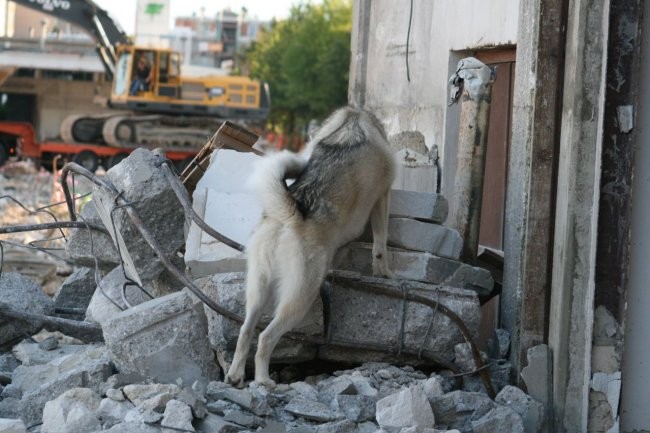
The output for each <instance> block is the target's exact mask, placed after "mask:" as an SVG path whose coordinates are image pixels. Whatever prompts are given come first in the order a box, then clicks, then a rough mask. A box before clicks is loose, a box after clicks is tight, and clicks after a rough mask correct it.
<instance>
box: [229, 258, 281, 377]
mask: <svg viewBox="0 0 650 433" xmlns="http://www.w3.org/2000/svg"><path fill="white" fill-rule="evenodd" d="M258 268H259V267H258V266H251V267H250V268H249V270H248V279H247V280H246V319H245V320H244V324H243V325H242V327H241V329H240V330H239V338H238V339H237V348H236V349H235V355H234V357H233V360H232V364H231V365H230V368H229V369H228V374H226V378H225V381H226V382H227V383H230V384H232V385H234V386H236V387H240V388H241V387H243V386H244V379H245V377H246V358H248V351H249V350H250V345H251V340H252V339H253V334H254V332H255V327H256V326H257V323H258V322H259V320H260V317H261V316H262V313H263V311H264V308H265V307H266V304H267V303H268V301H269V298H270V294H271V287H270V281H269V278H268V276H267V275H265V274H263V273H262V272H261V270H260V269H258Z"/></svg>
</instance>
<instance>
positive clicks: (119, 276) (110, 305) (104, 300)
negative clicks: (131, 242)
mask: <svg viewBox="0 0 650 433" xmlns="http://www.w3.org/2000/svg"><path fill="white" fill-rule="evenodd" d="M127 283H128V284H127ZM125 284H127V286H126V290H124V285H125ZM144 290H145V291H146V292H147V293H148V294H149V295H151V296H153V297H154V298H156V297H159V296H162V295H167V294H169V293H171V292H173V290H172V288H170V287H169V286H167V285H166V284H164V283H162V282H160V281H146V282H145V283H144ZM123 293H124V295H123ZM147 293H145V292H144V291H142V290H140V288H138V287H137V286H135V285H133V284H132V283H130V282H129V281H128V280H127V279H126V277H125V276H124V270H123V269H122V267H121V266H118V267H116V268H115V269H113V270H112V271H110V272H109V273H108V274H106V276H105V277H104V278H102V280H101V281H100V282H99V287H97V288H96V289H95V291H94V294H93V295H92V298H91V300H90V303H89V305H88V308H87V309H86V321H88V322H95V323H100V324H103V323H104V322H106V321H107V320H109V319H112V318H113V317H115V316H116V315H117V314H119V313H120V312H122V311H123V310H126V309H127V308H128V305H127V304H126V303H125V302H124V297H126V300H127V301H128V303H129V304H130V305H131V306H135V305H139V304H141V303H143V302H146V301H149V300H150V299H151V298H150V297H149V295H147ZM109 298H110V299H109ZM116 304H117V305H116ZM118 306H119V308H118Z"/></svg>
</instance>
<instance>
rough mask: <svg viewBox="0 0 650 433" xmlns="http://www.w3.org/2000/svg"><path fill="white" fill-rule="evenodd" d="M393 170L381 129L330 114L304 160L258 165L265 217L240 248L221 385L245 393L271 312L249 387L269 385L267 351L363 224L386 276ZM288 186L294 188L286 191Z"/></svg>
mask: <svg viewBox="0 0 650 433" xmlns="http://www.w3.org/2000/svg"><path fill="white" fill-rule="evenodd" d="M394 171H395V168H394V162H393V157H392V152H391V150H390V147H389V144H388V141H387V139H386V135H385V133H384V130H383V128H382V126H381V124H380V123H379V121H378V120H377V119H376V118H375V117H374V116H373V115H372V114H370V113H368V112H366V111H363V110H358V109H353V108H342V109H339V110H338V111H336V112H334V113H333V114H332V115H331V116H330V117H329V118H328V119H327V120H326V121H325V123H324V124H323V126H322V127H321V128H320V129H319V130H318V131H316V134H315V136H314V137H313V139H312V140H310V142H309V143H308V144H307V146H306V149H305V151H304V152H302V153H300V154H294V153H290V152H280V153H278V154H275V155H271V156H267V157H265V158H264V159H263V160H262V161H261V162H260V164H259V166H258V167H257V169H256V170H255V172H254V174H253V176H252V179H251V184H252V186H253V188H254V190H255V191H256V192H257V193H258V195H259V197H260V199H261V201H262V206H263V209H264V212H263V216H262V220H261V222H260V223H259V225H258V226H257V227H256V228H255V230H254V232H253V234H252V236H251V239H250V241H249V244H248V246H247V252H248V261H247V267H248V269H247V279H246V319H245V321H244V324H243V325H242V327H241V330H240V333H239V339H238V340H237V349H236V351H235V355H234V358H233V362H232V365H231V366H230V369H229V371H228V374H227V375H226V381H227V382H229V383H231V384H233V385H235V386H243V385H244V376H245V371H244V369H245V364H246V358H247V356H248V351H249V347H250V344H251V340H252V337H253V333H254V330H255V327H256V326H257V323H258V321H259V319H260V316H261V315H262V312H263V311H264V310H265V307H266V306H267V305H269V304H270V303H273V304H274V305H275V310H274V315H273V319H272V320H271V322H270V323H269V325H268V326H267V327H266V329H264V331H262V332H261V333H260V335H259V341H258V347H257V353H256V354H255V381H256V382H258V383H260V384H264V385H268V386H273V385H274V383H273V381H272V380H271V379H270V378H269V361H270V358H271V353H272V352H273V349H274V348H275V346H276V344H277V343H278V341H279V340H280V338H281V337H282V335H284V334H285V333H286V332H288V331H290V330H291V329H293V328H294V327H295V326H296V325H297V324H298V323H300V321H301V320H302V319H303V318H304V316H305V314H306V313H307V311H308V310H309V308H310V307H311V305H312V303H313V302H314V300H315V299H316V297H317V296H318V294H319V291H320V286H321V284H322V282H323V280H324V278H325V275H326V273H327V270H328V269H329V267H330V264H331V262H332V258H333V256H334V254H335V252H336V250H337V249H338V248H340V247H341V246H343V245H344V244H346V243H348V242H350V241H352V240H354V239H355V238H356V237H358V236H359V235H360V234H361V232H362V231H363V229H364V227H365V224H366V222H367V221H368V218H369V217H370V222H371V225H372V233H373V251H372V252H373V272H374V273H375V275H382V276H386V277H390V276H391V273H390V271H389V269H388V266H387V265H386V235H387V226H388V199H389V193H390V187H391V184H392V183H393V177H394ZM287 179H295V182H293V183H292V184H291V185H290V186H287V183H286V180H287ZM273 304H271V305H273Z"/></svg>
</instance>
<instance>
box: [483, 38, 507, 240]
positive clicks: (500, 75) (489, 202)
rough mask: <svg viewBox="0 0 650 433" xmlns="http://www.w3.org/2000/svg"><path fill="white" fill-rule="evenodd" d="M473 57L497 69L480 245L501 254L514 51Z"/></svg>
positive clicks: (487, 152) (489, 129)
mask: <svg viewBox="0 0 650 433" xmlns="http://www.w3.org/2000/svg"><path fill="white" fill-rule="evenodd" d="M475 57H476V58H477V59H479V60H481V61H482V62H483V63H485V64H486V65H488V66H490V67H492V68H495V69H496V80H495V81H494V84H493V85H492V104H491V106H490V125H489V128H488V139H487V151H486V156H485V158H486V160H485V178H484V181H483V203H482V207H481V226H480V233H479V244H480V245H482V246H485V247H488V248H491V249H493V250H497V251H503V224H504V219H505V218H504V217H505V208H506V180H507V178H508V151H509V148H510V135H511V133H510V131H511V120H512V94H513V88H514V81H515V50H514V49H503V50H502V49H498V50H489V51H479V52H476V53H475Z"/></svg>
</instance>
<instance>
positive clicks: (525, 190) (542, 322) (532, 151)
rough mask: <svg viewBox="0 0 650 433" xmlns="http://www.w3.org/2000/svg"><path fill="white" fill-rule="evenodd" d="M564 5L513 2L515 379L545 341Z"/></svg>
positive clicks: (508, 324)
mask: <svg viewBox="0 0 650 433" xmlns="http://www.w3.org/2000/svg"><path fill="white" fill-rule="evenodd" d="M568 2H569V0H541V1H539V0H521V2H520V4H519V34H518V42H517V63H516V72H515V87H514V100H513V122H512V139H511V145H510V152H509V155H510V156H509V165H508V188H507V200H506V201H507V203H506V216H505V218H506V221H505V231H504V235H505V236H504V255H505V263H504V272H503V278H504V280H503V296H501V311H500V315H501V326H502V327H504V328H506V329H507V330H508V331H510V334H511V336H512V350H511V361H512V363H513V366H514V370H515V379H516V380H518V379H519V374H518V373H519V372H520V371H521V369H522V368H523V367H524V366H525V365H526V357H527V351H528V349H530V348H531V347H533V346H536V345H538V344H541V343H546V341H547V339H546V335H547V330H548V305H549V302H550V292H551V277H550V269H551V259H552V248H553V245H552V237H553V224H554V221H553V218H554V207H555V182H554V181H553V180H554V179H555V177H556V168H557V157H558V155H557V152H558V148H559V141H560V133H559V131H560V124H559V121H560V106H561V98H562V79H563V73H564V45H565V35H564V31H563V28H564V27H565V24H566V8H567V5H568ZM549 374H550V373H549Z"/></svg>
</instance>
